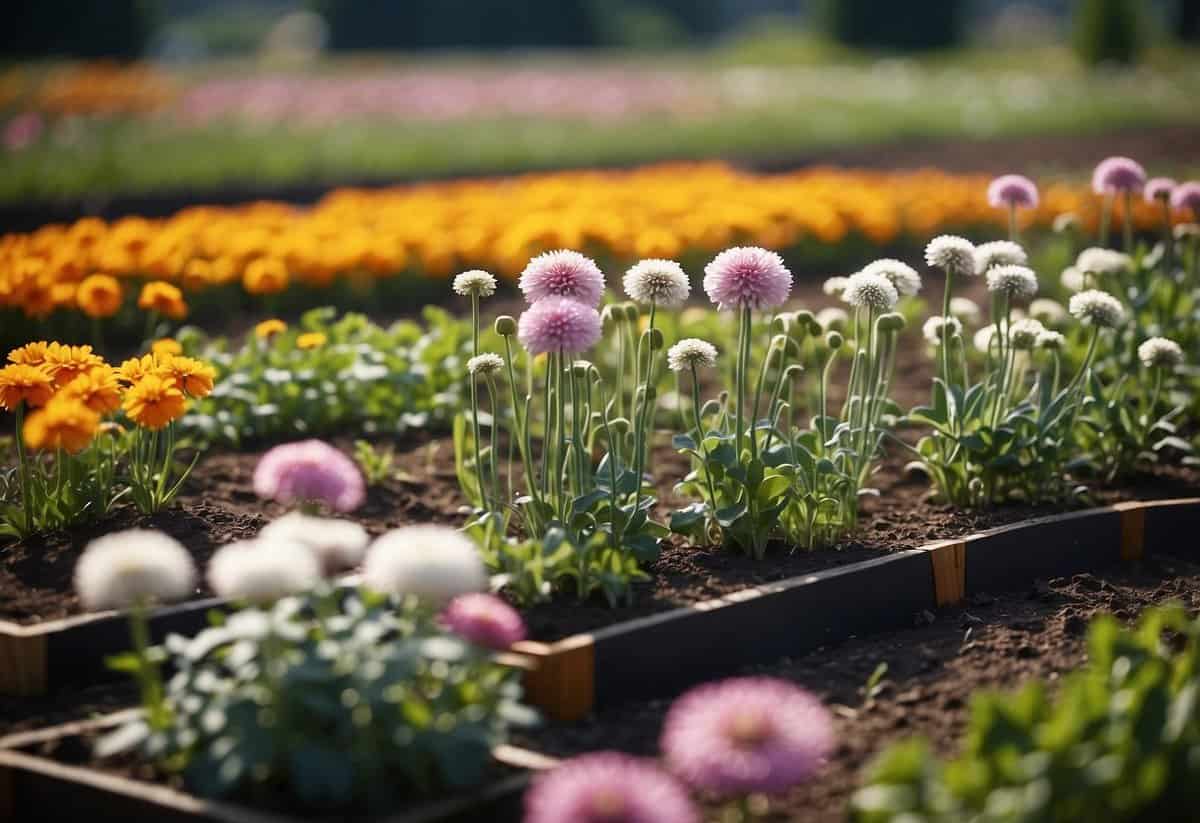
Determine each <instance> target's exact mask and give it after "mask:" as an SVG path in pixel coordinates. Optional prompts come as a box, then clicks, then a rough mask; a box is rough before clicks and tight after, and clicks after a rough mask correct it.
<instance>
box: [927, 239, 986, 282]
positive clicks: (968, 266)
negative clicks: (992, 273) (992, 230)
mask: <svg viewBox="0 0 1200 823" xmlns="http://www.w3.org/2000/svg"><path fill="white" fill-rule="evenodd" d="M925 263H926V264H928V265H930V266H933V267H935V268H939V269H941V270H942V271H944V272H946V273H947V274H953V275H967V274H975V246H974V244H973V243H971V241H970V240H967V239H966V238H965V237H957V236H955V235H953V234H939V235H938V236H937V237H935V238H933V239H932V240H930V241H929V245H927V246H926V247H925Z"/></svg>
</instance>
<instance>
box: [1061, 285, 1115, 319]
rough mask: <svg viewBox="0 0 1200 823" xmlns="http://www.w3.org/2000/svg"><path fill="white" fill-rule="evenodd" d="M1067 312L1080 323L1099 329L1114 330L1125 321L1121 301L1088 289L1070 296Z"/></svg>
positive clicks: (1101, 292)
mask: <svg viewBox="0 0 1200 823" xmlns="http://www.w3.org/2000/svg"><path fill="white" fill-rule="evenodd" d="M1067 310H1068V311H1069V312H1071V314H1072V315H1074V316H1075V317H1076V318H1077V319H1078V320H1079V321H1080V322H1081V323H1084V324H1086V325H1089V326H1099V327H1100V328H1107V329H1111V328H1114V327H1115V326H1119V325H1120V324H1121V321H1122V320H1124V319H1125V307H1124V306H1122V305H1121V301H1120V300H1118V299H1117V298H1115V297H1113V296H1112V295H1111V294H1109V293H1108V292H1104V291H1100V290H1099V289H1088V290H1087V291H1081V292H1079V294H1073V295H1071V302H1070V303H1068V304H1067Z"/></svg>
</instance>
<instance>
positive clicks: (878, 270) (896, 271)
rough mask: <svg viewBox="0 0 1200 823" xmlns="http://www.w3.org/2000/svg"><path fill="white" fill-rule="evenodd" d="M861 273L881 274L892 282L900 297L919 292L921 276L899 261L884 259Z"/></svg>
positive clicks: (865, 268) (869, 265)
mask: <svg viewBox="0 0 1200 823" xmlns="http://www.w3.org/2000/svg"><path fill="white" fill-rule="evenodd" d="M862 271H863V273H866V274H882V275H883V276H884V277H886V278H887V279H888V280H890V281H891V282H892V285H893V286H895V287H896V292H897V293H898V294H899V295H900V296H901V297H912V296H913V295H915V294H916V293H917V292H919V291H920V290H921V275H919V274H917V271H916V269H914V268H913V267H912V266H910V265H908V264H907V263H905V262H903V261H900V260H893V259H892V258H890V257H884V258H882V259H880V260H876V261H874V262H872V263H868V264H867V265H865V266H863V269H862ZM847 285H849V284H847Z"/></svg>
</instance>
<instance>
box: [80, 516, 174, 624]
mask: <svg viewBox="0 0 1200 823" xmlns="http://www.w3.org/2000/svg"><path fill="white" fill-rule="evenodd" d="M74 582H75V592H76V593H77V594H78V595H79V600H80V602H82V603H83V606H84V608H86V609H89V610H91V611H99V610H101V609H124V608H128V607H130V606H133V605H138V604H143V605H144V604H149V603H168V602H170V601H172V600H180V599H182V598H184V597H187V596H188V595H189V594H191V593H192V591H193V590H194V589H195V587H196V565H195V563H193V562H192V556H191V555H190V554H188V551H187V549H185V548H184V547H183V546H182V545H181V544H180V543H179V541H177V540H174V539H173V538H171V537H168V536H167V535H165V534H163V533H162V532H156V531H149V530H146V529H130V530H128V531H120V532H113V533H112V534H106V535H104V536H103V537H99V538H97V539H95V540H93V541H92V542H90V543H88V545H87V548H85V549H84V550H83V554H81V555H80V557H79V562H77V563H76V564H75V581H74Z"/></svg>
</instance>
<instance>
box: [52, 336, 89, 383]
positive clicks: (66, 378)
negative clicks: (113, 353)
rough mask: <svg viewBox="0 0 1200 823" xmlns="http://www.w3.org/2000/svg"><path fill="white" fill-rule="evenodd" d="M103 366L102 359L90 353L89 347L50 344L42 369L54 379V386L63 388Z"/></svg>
mask: <svg viewBox="0 0 1200 823" xmlns="http://www.w3.org/2000/svg"><path fill="white" fill-rule="evenodd" d="M103 365H104V358H103V357H101V356H100V355H98V354H96V353H95V352H94V351H92V347H91V346H68V345H65V344H63V343H51V344H50V345H49V346H47V347H46V360H45V362H44V363H42V368H43V369H45V370H46V373H47V374H49V375H50V376H51V377H53V378H54V385H56V386H65V385H67V384H68V383H70V382H71V381H72V380H74V379H75V378H76V377H78V376H79V375H81V374H83V373H84V372H86V371H89V370H91V369H93V368H95V367H96V366H103Z"/></svg>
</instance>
